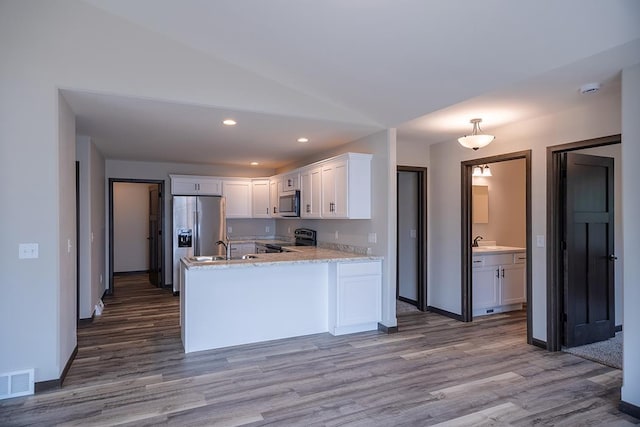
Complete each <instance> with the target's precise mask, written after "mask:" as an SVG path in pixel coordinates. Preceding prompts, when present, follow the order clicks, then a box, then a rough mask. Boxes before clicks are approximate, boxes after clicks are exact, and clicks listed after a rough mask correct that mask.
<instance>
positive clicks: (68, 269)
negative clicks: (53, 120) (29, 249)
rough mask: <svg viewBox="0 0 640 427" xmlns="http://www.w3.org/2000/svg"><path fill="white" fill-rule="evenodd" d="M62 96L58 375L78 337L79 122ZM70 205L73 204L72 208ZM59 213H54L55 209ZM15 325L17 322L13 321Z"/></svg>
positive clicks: (56, 305)
mask: <svg viewBox="0 0 640 427" xmlns="http://www.w3.org/2000/svg"><path fill="white" fill-rule="evenodd" d="M57 98H58V102H57V104H58V114H57V116H58V141H59V144H58V156H57V158H58V177H57V178H58V179H57V180H56V184H57V185H58V192H57V193H58V212H57V218H58V251H57V253H58V256H59V260H58V266H59V267H58V283H59V286H58V287H57V295H56V298H55V300H54V301H55V303H54V304H52V306H53V310H54V315H55V316H56V319H57V325H56V326H57V328H56V331H55V339H56V341H57V349H58V351H57V360H56V363H55V365H56V366H55V368H56V369H57V372H56V376H58V377H59V376H60V374H61V373H62V371H63V369H64V367H65V365H66V364H67V362H68V361H69V358H70V357H71V354H72V353H73V351H74V349H75V347H76V344H77V340H76V330H75V328H76V322H77V318H78V316H77V313H76V307H77V282H76V271H77V270H76V265H77V263H76V259H77V252H76V210H75V205H76V162H75V157H76V154H75V153H76V121H75V116H74V115H73V112H72V111H71V108H70V107H69V105H68V104H67V103H66V101H65V100H64V98H63V97H62V96H61V95H58V96H57ZM67 206H73V209H72V210H69V209H67ZM51 214H52V215H53V216H56V214H55V213H54V212H51ZM11 324H14V325H15V323H13V322H12V323H11Z"/></svg>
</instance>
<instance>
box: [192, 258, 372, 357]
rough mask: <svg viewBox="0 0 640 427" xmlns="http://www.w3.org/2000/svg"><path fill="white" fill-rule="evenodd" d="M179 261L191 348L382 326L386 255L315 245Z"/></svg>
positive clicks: (341, 332)
mask: <svg viewBox="0 0 640 427" xmlns="http://www.w3.org/2000/svg"><path fill="white" fill-rule="evenodd" d="M285 249H286V250H287V252H283V253H265V254H256V255H252V256H251V258H250V259H234V260H229V261H227V260H218V261H197V260H196V259H194V258H182V260H181V263H180V280H181V282H182V284H183V285H182V286H183V287H182V292H181V294H180V324H181V335H182V342H183V345H184V349H185V352H186V353H190V352H194V351H200V350H209V349H215V348H222V347H228V346H233V345H240V344H248V343H254V342H261V341H268V340H274V339H280V338H288V337H295V336H301V335H308V334H315V333H322V332H329V333H331V334H332V335H341V334H347V333H353V332H361V331H367V330H376V329H377V327H378V322H379V321H380V320H381V287H382V279H381V275H382V260H381V258H380V257H376V256H363V255H358V254H354V253H348V252H341V251H335V250H330V249H323V248H317V247H297V246H296V247H289V248H285Z"/></svg>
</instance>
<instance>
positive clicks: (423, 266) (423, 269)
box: [396, 166, 428, 311]
mask: <svg viewBox="0 0 640 427" xmlns="http://www.w3.org/2000/svg"><path fill="white" fill-rule="evenodd" d="M398 172H416V173H417V174H418V230H417V235H418V272H417V278H418V309H419V310H420V311H426V310H427V188H428V187H427V168H424V167H418V166H396V175H397V174H398ZM396 181H397V180H396ZM398 211H399V206H398V203H397V201H396V218H398V217H399V215H400V213H399V212H398ZM397 228H398V222H397V221H396V229H397ZM398 242H399V239H396V254H399V253H400V245H399V243H398ZM397 263H398V260H397V259H396V264H397ZM399 279H400V273H399V269H398V268H396V299H398V281H399Z"/></svg>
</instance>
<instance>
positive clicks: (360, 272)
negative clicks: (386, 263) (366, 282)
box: [338, 261, 382, 277]
mask: <svg viewBox="0 0 640 427" xmlns="http://www.w3.org/2000/svg"><path fill="white" fill-rule="evenodd" d="M370 274H376V275H377V274H382V265H381V263H380V262H379V261H374V262H348V263H347V262H345V263H339V264H338V276H339V277H345V276H366V275H370Z"/></svg>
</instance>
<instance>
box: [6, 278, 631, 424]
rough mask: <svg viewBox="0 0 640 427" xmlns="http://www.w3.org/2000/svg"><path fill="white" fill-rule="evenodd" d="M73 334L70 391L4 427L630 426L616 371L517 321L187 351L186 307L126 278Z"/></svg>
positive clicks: (435, 322)
mask: <svg viewBox="0 0 640 427" xmlns="http://www.w3.org/2000/svg"><path fill="white" fill-rule="evenodd" d="M115 289H116V292H115V295H114V296H113V297H107V298H106V299H105V308H104V312H103V315H102V316H101V317H98V318H96V319H95V320H94V322H93V323H92V324H90V325H87V326H83V327H81V328H80V329H79V330H78V342H79V351H78V355H77V357H76V360H75V361H74V362H73V364H72V366H71V369H70V371H69V374H68V376H67V379H66V381H65V383H64V386H63V387H62V389H60V390H56V391H52V392H48V393H41V394H38V395H35V396H29V397H21V398H15V399H10V400H5V401H0V419H1V420H2V425H12V426H17V425H30V424H37V425H83V426H84V425H135V426H140V425H154V426H158V425H277V426H282V425H287V426H291V425H296V426H297V425H300V426H302V425H304V426H308V425H361V426H365V425H366V426H391V425H393V426H398V425H437V424H438V423H444V422H447V425H478V424H483V423H484V424H485V425H486V424H491V425H507V424H510V425H531V424H537V425H551V424H552V425H571V426H574V425H580V424H585V423H590V424H591V423H596V424H598V423H599V424H601V425H608V426H611V425H619V426H622V425H632V424H634V423H638V422H640V421H639V420H636V419H633V418H631V417H629V416H627V415H624V414H621V413H620V412H619V411H618V410H617V405H618V401H619V398H620V385H621V371H619V370H616V369H612V368H609V367H606V366H603V365H599V364H597V363H594V362H591V361H588V360H584V359H581V358H579V357H575V356H572V355H570V354H566V353H562V352H559V353H548V352H546V351H544V350H541V349H539V348H536V347H532V346H529V345H527V344H526V343H525V322H523V316H524V314H523V313H522V312H514V313H508V314H504V315H495V316H488V317H485V318H483V319H481V320H478V321H476V322H473V323H461V322H457V321H454V320H451V319H449V318H446V317H442V316H440V315H437V314H433V313H415V314H406V315H403V316H401V317H399V330H400V332H398V333H397V334H391V335H386V334H382V333H379V332H367V333H361V334H354V335H346V336H341V337H333V336H331V335H329V334H317V335H311V336H306V337H299V338H293V339H285V340H278V341H272V342H267V343H260V344H252V345H244V346H238V347H231V348H227V349H223V350H213V351H204V352H198V353H191V354H188V355H187V354H184V353H183V352H182V346H181V342H180V330H179V326H178V310H179V308H178V298H175V297H173V296H172V295H171V292H170V291H168V290H162V289H158V288H155V287H153V286H152V285H151V284H150V283H148V281H147V279H146V276H144V275H143V276H125V277H119V278H118V279H117V282H116V286H115Z"/></svg>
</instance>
